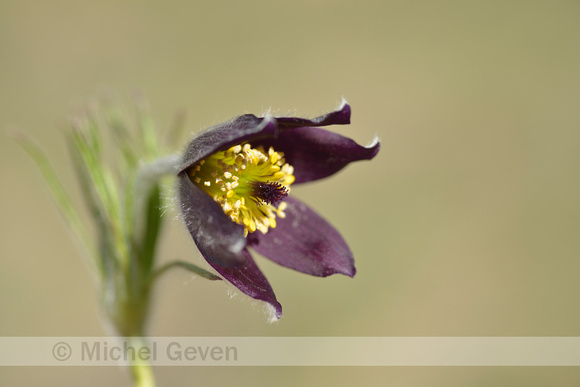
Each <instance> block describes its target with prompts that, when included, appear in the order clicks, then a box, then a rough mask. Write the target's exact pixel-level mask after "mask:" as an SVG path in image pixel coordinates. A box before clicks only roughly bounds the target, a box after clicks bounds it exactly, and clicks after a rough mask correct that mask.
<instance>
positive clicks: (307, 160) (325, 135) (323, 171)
mask: <svg viewBox="0 0 580 387" xmlns="http://www.w3.org/2000/svg"><path fill="white" fill-rule="evenodd" d="M252 145H254V146H258V145H262V146H264V147H265V148H266V149H267V148H268V147H270V146H272V147H273V148H274V149H275V150H276V151H278V152H284V158H285V159H286V161H287V162H288V163H289V164H290V165H292V166H293V167H294V176H295V177H296V181H295V184H296V183H305V182H308V181H313V180H318V179H322V178H324V177H327V176H330V175H332V174H334V173H336V172H338V171H339V170H341V169H342V168H344V167H345V166H346V165H347V164H349V163H352V162H353V161H358V160H370V159H372V158H373V157H375V156H376V154H377V153H378V151H379V148H380V143H379V142H378V141H375V142H374V143H373V144H371V145H370V146H369V147H364V146H361V145H359V144H357V143H356V142H354V141H353V140H352V139H350V138H348V137H344V136H341V135H340V134H336V133H333V132H329V131H327V130H324V129H320V128H312V127H299V128H294V129H291V130H286V131H283V132H281V133H280V135H279V136H278V138H277V139H265V140H262V141H257V142H255V143H254V144H252Z"/></svg>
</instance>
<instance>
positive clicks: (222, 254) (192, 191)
mask: <svg viewBox="0 0 580 387" xmlns="http://www.w3.org/2000/svg"><path fill="white" fill-rule="evenodd" d="M178 185H179V200H180V205H181V214H182V216H183V219H184V221H185V225H186V226H187V229H188V230H189V232H190V233H191V236H192V237H193V240H194V241H195V244H196V245H197V247H198V248H199V251H201V254H202V255H203V256H204V257H205V259H206V260H207V261H208V262H209V263H214V264H217V265H221V266H234V267H238V266H239V265H242V264H243V263H244V262H245V259H246V257H245V255H244V254H243V253H242V251H243V249H244V247H245V246H246V238H244V228H243V227H242V226H240V225H238V224H236V223H234V222H232V221H231V220H230V219H229V218H228V217H227V216H226V215H225V214H224V210H223V209H222V208H221V206H220V205H219V204H218V203H216V202H215V201H214V200H213V198H212V197H211V196H209V195H208V194H206V193H205V192H203V191H202V190H201V189H200V188H199V187H197V186H196V185H195V184H193V183H192V182H191V180H190V179H189V177H188V176H187V174H185V173H181V174H180V175H179V176H178Z"/></svg>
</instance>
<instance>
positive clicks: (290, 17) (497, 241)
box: [0, 0, 580, 386]
mask: <svg viewBox="0 0 580 387" xmlns="http://www.w3.org/2000/svg"><path fill="white" fill-rule="evenodd" d="M107 89H110V90H113V91H114V92H115V93H117V95H118V96H119V98H120V100H122V101H125V102H127V101H129V102H130V100H131V98H130V96H131V93H132V92H133V91H134V90H140V91H141V92H142V93H143V94H144V95H145V96H146V98H147V99H148V100H149V102H150V105H151V110H152V114H153V116H154V117H155V119H156V122H157V124H158V125H159V127H160V128H161V130H164V129H166V128H168V127H169V125H170V124H171V122H172V119H173V117H174V116H175V113H176V111H178V110H179V109H184V110H185V111H186V112H187V121H186V128H187V132H188V136H187V137H185V138H184V139H183V145H184V146H185V144H186V141H187V138H189V137H190V135H191V133H193V132H197V131H199V130H200V129H203V128H205V127H208V126H209V125H211V124H215V123H218V122H221V121H223V120H226V119H228V118H231V117H233V116H236V115H239V114H241V113H247V112H251V113H256V114H260V113H263V112H265V111H266V110H268V109H270V108H271V109H272V110H273V111H274V112H276V113H282V114H283V113H288V112H295V114H297V115H301V116H308V117H312V116H315V115H318V114H322V113H325V112H327V111H329V110H330V109H332V108H334V107H336V106H337V105H338V104H339V103H340V100H341V98H342V97H345V98H346V99H347V100H348V101H349V102H350V104H351V105H352V108H353V117H352V125H351V126H350V127H337V128H334V129H336V130H337V131H339V132H340V133H342V134H345V135H348V136H351V137H353V138H354V139H355V140H357V141H358V142H360V143H363V144H364V143H368V142H369V141H370V140H371V139H372V138H373V136H374V135H375V134H376V135H378V136H379V138H380V139H381V141H382V145H383V147H382V150H381V152H380V153H379V155H378V156H377V157H376V158H375V160H373V161H372V162H360V163H357V164H353V165H350V166H349V167H347V169H345V170H344V171H343V172H341V173H340V174H338V175H335V176H334V177H332V178H330V179H328V180H326V181H321V182H317V183H313V184H309V185H305V186H301V187H297V188H296V189H294V190H293V192H292V193H293V194H295V195H296V196H297V197H300V198H301V199H303V200H304V201H306V202H308V203H309V204H311V205H312V206H313V207H315V208H316V209H317V210H318V211H319V212H320V213H321V214H323V215H324V216H325V217H326V218H327V219H329V220H330V221H331V222H332V223H333V224H334V225H335V226H337V228H338V229H339V230H341V232H342V233H343V235H344V237H345V239H346V240H347V241H348V242H349V244H350V246H351V248H352V250H353V252H354V254H355V259H356V263H357V269H358V274H357V275H356V277H355V278H354V279H349V278H347V277H344V276H335V277H331V278H327V279H320V278H313V277H308V276H305V275H301V274H299V273H296V272H292V271H290V270H287V269H284V268H282V267H279V266H277V265H275V264H273V263H271V262H269V261H266V260H265V259H261V258H258V264H259V265H260V267H261V268H262V269H263V271H264V272H265V273H266V275H267V277H268V279H269V280H270V282H271V284H272V285H273V287H274V290H275V291H276V294H277V296H278V299H279V300H280V302H281V303H282V305H283V307H284V316H283V318H282V320H280V321H279V322H276V323H273V324H270V323H268V322H267V318H266V314H265V312H264V309H263V308H262V307H261V306H260V305H257V304H255V303H253V302H251V301H250V300H249V299H247V298H246V297H244V296H243V295H241V294H237V296H235V297H233V298H231V297H230V293H231V291H230V290H232V289H233V288H228V287H227V286H226V285H225V284H223V283H212V282H208V281H204V280H202V279H199V278H194V277H192V276H191V275H190V274H187V273H185V272H180V271H175V272H172V273H170V274H169V275H168V276H167V277H165V278H164V279H163V280H162V282H161V284H160V286H159V287H158V288H157V292H156V295H155V306H154V308H153V314H152V316H151V321H150V326H149V334H150V335H153V336H181V335H183V336H579V335H580V303H579V302H578V294H580V281H579V277H580V259H579V258H580V238H579V236H580V200H579V198H580V179H579V177H580V152H579V150H580V108H579V101H580V3H579V2H578V1H551V2H548V1H479V2H461V1H360V2H355V1H331V0H308V1H306V0H302V1H272V0H270V1H256V0H252V1H235V2H234V1H230V2H226V1H167V2H154V1H140V2H136V1H133V2H118V1H99V2H79V1H70V0H67V1H7V0H0V129H1V130H2V131H4V130H5V129H8V130H12V129H14V128H16V129H18V130H20V131H23V132H25V133H27V134H29V135H30V136H31V137H33V138H34V139H35V140H36V142H37V143H38V144H40V145H41V146H42V147H43V148H44V149H45V150H46V152H47V153H48V154H49V155H50V157H51V159H52V160H53V162H54V164H55V166H56V167H57V169H58V170H59V172H60V173H61V177H62V178H63V180H64V181H65V182H66V183H67V185H68V186H69V187H70V189H71V192H72V193H73V195H75V196H74V197H75V198H76V200H77V201H78V203H79V204H80V203H81V200H80V197H79V195H78V190H77V188H76V186H75V184H76V182H75V180H74V179H73V172H72V168H71V166H70V162H69V158H68V156H67V154H66V144H65V140H64V136H63V132H64V130H63V123H64V122H66V117H67V116H68V114H69V113H70V112H71V111H73V110H74V109H75V108H78V107H79V106H82V105H83V104H84V103H85V102H86V101H87V99H88V98H89V97H94V96H95V95H98V94H99V93H100V92H102V90H107ZM125 106H128V107H130V103H126V104H125ZM128 112H129V115H130V114H131V110H130V109H128ZM0 174H1V175H0V181H1V186H2V188H1V190H0V213H1V222H0V265H1V267H0V310H1V318H0V336H101V335H105V334H106V333H107V331H106V330H105V329H104V328H103V326H102V324H101V322H102V321H101V319H100V317H99V307H98V303H97V300H96V295H95V291H94V286H93V283H92V281H91V277H90V275H89V272H88V270H87V268H86V267H85V265H84V264H83V261H82V260H81V259H80V258H79V256H78V249H77V247H76V246H75V244H74V242H73V241H72V240H71V238H70V235H69V233H68V232H67V231H66V229H65V227H64V223H63V221H62V218H61V217H60V215H59V213H58V211H57V210H56V208H55V206H54V205H53V202H52V200H51V198H50V196H49V195H48V191H47V189H46V188H45V184H44V182H43V181H42V179H41V177H40V174H39V173H38V171H37V169H36V167H35V166H34V165H33V163H32V162H31V160H30V159H29V158H28V157H27V156H26V155H25V154H24V152H23V151H22V150H21V149H19V148H18V146H16V145H15V143H14V142H13V141H12V140H11V139H10V138H9V137H7V136H6V135H4V133H2V135H1V136H0ZM172 217H174V216H173V215H171V216H170V218H172ZM160 255H161V256H163V259H167V260H169V259H176V258H180V259H188V260H191V261H192V262H195V263H201V257H200V254H199V253H198V251H197V249H196V248H195V245H194V244H193V242H192V241H191V240H190V238H189V237H188V235H187V233H186V231H185V230H184V228H183V227H182V225H181V224H180V222H179V221H178V220H177V219H175V220H174V221H172V222H171V221H170V222H168V227H167V228H166V229H165V234H164V237H163V244H162V246H161V250H160ZM234 293H235V292H234ZM156 375H157V378H158V383H159V385H160V386H169V385H172V386H185V385H200V386H202V385H226V384H228V383H231V384H234V383H235V385H238V386H249V385H252V386H255V385H258V386H270V385H274V384H275V385H278V386H295V385H324V386H330V385H332V386H350V385H353V384H361V383H362V384H364V385H369V386H383V385H393V386H415V385H430V386H465V385H469V386H489V385H509V386H524V385H525V386H543V385H558V386H576V385H578V383H579V382H580V370H578V368H573V367H569V368H565V367H564V368H558V367H555V368H515V367H511V368H510V367H495V368H494V367H480V368H471V367H464V368H453V367H450V368H437V367H426V368H404V367H401V368H397V367H391V368H378V367H377V368H371V367H368V368H366V367H359V368H354V367H353V368H332V367H327V368H314V367H311V368H292V367H288V368H260V367H248V368H220V367H214V368H212V367H199V368H185V367H182V368H177V367H176V368H157V369H156ZM0 384H1V385H44V386H76V385H85V386H92V385H94V386H102V385H120V386H121V385H129V376H128V374H127V373H126V371H125V370H123V369H121V368H99V367H86V368H83V367H79V368H66V367H53V368H48V367H47V368H34V369H27V368H2V369H0Z"/></svg>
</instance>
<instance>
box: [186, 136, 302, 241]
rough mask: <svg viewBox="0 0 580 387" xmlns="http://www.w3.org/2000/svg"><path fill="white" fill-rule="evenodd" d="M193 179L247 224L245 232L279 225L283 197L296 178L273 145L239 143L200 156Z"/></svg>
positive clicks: (233, 217) (233, 216) (234, 217)
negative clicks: (254, 145)
mask: <svg viewBox="0 0 580 387" xmlns="http://www.w3.org/2000/svg"><path fill="white" fill-rule="evenodd" d="M188 173H189V178H190V179H191V181H192V182H193V183H194V184H195V185H197V186H198V187H199V188H201V189H202V190H203V191H205V192H206V193H207V194H208V195H210V196H211V197H213V199H214V200H215V201H216V202H217V203H219V204H220V205H221V207H222V209H223V210H224V212H225V214H226V215H228V216H229V217H230V219H231V220H232V221H234V222H236V223H238V224H242V225H244V236H247V235H248V233H251V232H254V231H256V230H260V231H261V232H262V233H264V234H265V233H267V232H268V228H270V227H272V228H275V227H276V215H277V216H279V217H280V218H284V217H285V214H284V209H285V208H286V203H284V202H283V200H284V199H285V198H286V196H288V192H290V185H291V184H292V183H293V182H294V175H293V173H294V168H293V167H292V166H291V165H290V164H288V163H286V161H285V160H284V154H283V153H281V152H276V151H275V150H274V149H273V148H271V147H270V149H268V151H267V152H266V151H265V150H264V149H263V148H262V147H258V148H252V147H251V146H250V144H244V145H243V146H242V145H236V146H233V147H231V148H230V149H228V150H225V151H219V152H216V153H214V154H212V155H211V156H209V157H207V158H205V159H204V160H201V161H200V162H199V163H197V164H196V165H194V166H193V167H191V168H190V169H189V171H188Z"/></svg>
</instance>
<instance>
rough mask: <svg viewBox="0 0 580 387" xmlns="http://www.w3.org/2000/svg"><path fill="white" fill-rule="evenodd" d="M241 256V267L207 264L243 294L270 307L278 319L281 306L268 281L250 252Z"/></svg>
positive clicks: (280, 313)
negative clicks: (243, 261) (242, 259)
mask: <svg viewBox="0 0 580 387" xmlns="http://www.w3.org/2000/svg"><path fill="white" fill-rule="evenodd" d="M242 254H243V255H244V256H245V259H246V261H245V263H244V265H243V266H238V267H222V266H220V265H216V264H214V263H212V262H209V264H210V265H211V266H212V267H213V268H214V269H215V270H216V271H217V272H218V273H219V274H221V275H222V276H223V277H224V278H225V279H227V280H228V281H230V282H231V283H232V284H233V285H234V286H235V287H236V288H238V289H240V290H241V291H242V292H243V293H245V294H247V295H248V296H250V297H252V298H254V299H256V300H261V301H265V302H267V303H268V304H270V305H272V307H273V308H274V310H275V311H276V318H280V316H282V305H280V303H279V302H278V300H276V295H275V294H274V291H273V290H272V287H271V286H270V284H269V283H268V280H267V279H266V277H264V274H262V272H261V271H260V269H259V268H258V266H257V265H256V263H255V262H254V260H253V259H252V256H251V255H250V252H249V251H248V250H246V249H244V250H242Z"/></svg>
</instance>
